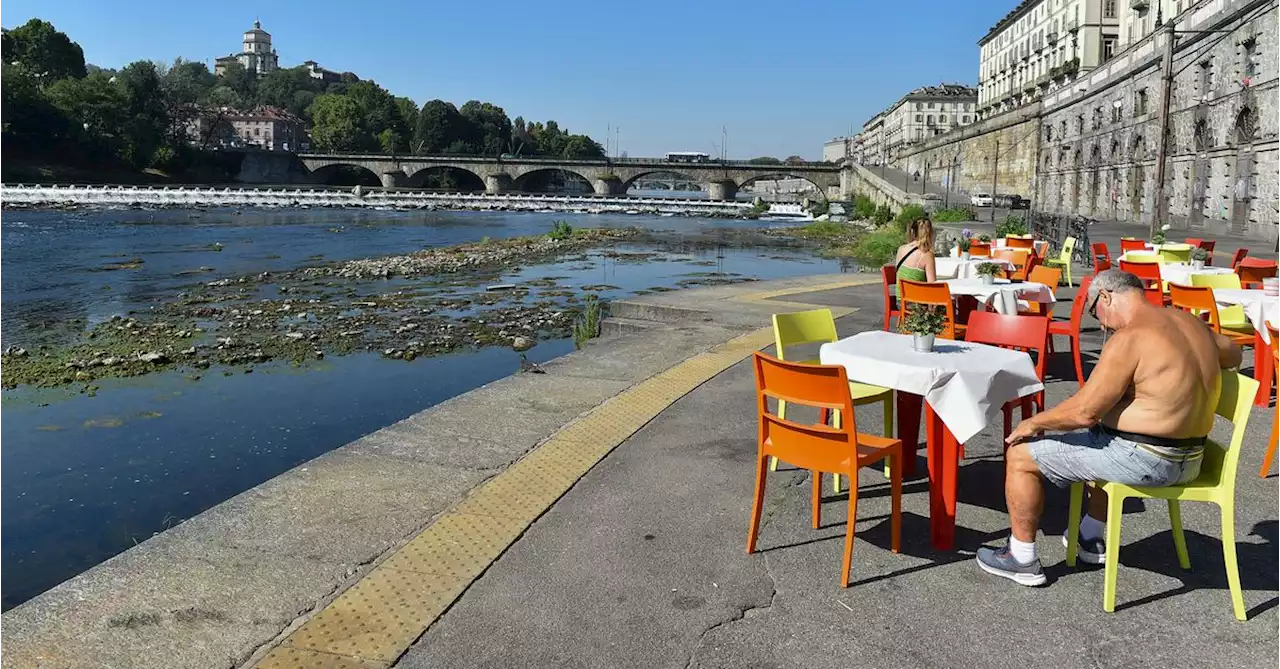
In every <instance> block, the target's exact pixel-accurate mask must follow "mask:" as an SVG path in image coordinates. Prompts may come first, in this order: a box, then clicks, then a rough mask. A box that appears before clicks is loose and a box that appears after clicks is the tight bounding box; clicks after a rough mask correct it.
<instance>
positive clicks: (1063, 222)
mask: <svg viewBox="0 0 1280 669" xmlns="http://www.w3.org/2000/svg"><path fill="white" fill-rule="evenodd" d="M1092 223H1093V219H1091V218H1089V217H1087V216H1082V215H1065V214H1046V213H1037V214H1033V215H1032V216H1031V232H1032V233H1034V234H1035V236H1036V237H1038V238H1040V239H1044V240H1048V241H1049V244H1050V246H1051V247H1052V248H1055V249H1061V248H1062V243H1063V242H1064V241H1066V239H1067V237H1074V238H1075V240H1076V245H1075V250H1073V251H1072V252H1071V259H1072V261H1074V262H1076V263H1079V264H1080V265H1083V266H1085V267H1093V252H1092V251H1091V250H1090V248H1091V246H1090V244H1089V226H1090V225H1091V224H1092Z"/></svg>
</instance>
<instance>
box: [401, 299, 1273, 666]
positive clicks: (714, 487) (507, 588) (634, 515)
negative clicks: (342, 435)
mask: <svg viewBox="0 0 1280 669" xmlns="http://www.w3.org/2000/svg"><path fill="white" fill-rule="evenodd" d="M1072 295H1073V291H1070V290H1066V289H1064V290H1061V291H1060V294H1059V299H1060V300H1063V301H1062V302H1061V303H1060V304H1059V310H1060V311H1065V310H1067V309H1069V308H1070V303H1069V300H1070V298H1071V296H1072ZM794 299H797V300H803V301H805V302H817V303H830V304H839V305H843V306H861V307H863V308H864V310H863V311H861V312H858V313H855V314H853V315H852V316H850V317H848V318H845V319H841V321H840V322H839V328H840V332H841V334H842V335H845V336H847V335H848V334H851V333H852V332H855V331H858V330H862V329H867V328H872V327H877V326H878V319H879V313H880V310H879V288H878V286H869V287H862V288H855V289H849V290H842V291H828V292H826V293H809V294H805V295H802V296H794ZM1091 339H1095V338H1093V337H1092V335H1087V336H1086V345H1085V350H1086V352H1090V351H1093V352H1096V350H1097V342H1096V339H1095V340H1094V341H1090V340H1091ZM1059 343H1061V340H1060V342H1059ZM1085 364H1086V369H1087V368H1088V367H1089V366H1090V364H1091V358H1090V355H1088V354H1087V355H1086V363H1085ZM1049 371H1050V373H1049V378H1050V383H1049V389H1048V394H1049V398H1048V399H1049V401H1050V402H1051V403H1056V402H1060V401H1062V399H1064V398H1065V397H1066V396H1067V395H1068V393H1069V392H1071V391H1072V390H1074V388H1075V387H1076V384H1075V381H1074V375H1073V372H1071V370H1070V362H1069V358H1068V357H1067V356H1065V355H1059V356H1055V357H1054V358H1053V359H1051V361H1050V370H1049ZM1063 374H1065V375H1066V376H1065V378H1066V379H1067V380H1065V381H1064V380H1062V379H1063V378H1064V377H1063V376H1062V375H1063ZM1273 416H1274V410H1270V411H1268V410H1255V411H1254V414H1253V424H1252V426H1251V428H1250V430H1249V436H1248V437H1247V439H1246V442H1245V443H1246V446H1245V448H1246V449H1248V450H1247V451H1246V453H1245V455H1244V456H1243V457H1242V458H1241V470H1240V479H1239V483H1238V491H1237V517H1236V527H1237V539H1238V542H1239V547H1238V551H1239V556H1240V572H1241V578H1242V581H1243V585H1244V589H1245V593H1244V596H1245V605H1246V608H1247V609H1248V610H1249V611H1250V618H1251V619H1250V620H1249V621H1248V622H1244V623H1241V622H1237V621H1236V620H1235V619H1234V618H1233V617H1232V615H1231V605H1230V601H1229V599H1228V594H1227V591H1226V579H1225V574H1224V571H1223V564H1222V553H1221V543H1220V541H1219V539H1218V536H1219V525H1218V516H1217V512H1216V509H1215V508H1213V507H1211V506H1209V505H1204V504H1184V505H1183V517H1184V523H1185V527H1186V533H1187V542H1188V547H1189V549H1190V553H1191V559H1192V565H1193V570H1192V571H1191V572H1183V571H1182V570H1180V569H1179V568H1178V566H1177V562H1176V557H1175V556H1174V552H1173V547H1172V540H1171V538H1170V534H1169V529H1168V527H1169V526H1168V518H1167V515H1166V512H1165V509H1164V507H1163V505H1162V504H1160V503H1158V502H1145V503H1134V504H1132V505H1131V506H1127V507H1126V514H1125V520H1124V546H1123V551H1122V553H1121V556H1120V562H1121V567H1120V577H1119V610H1118V611H1117V612H1116V613H1114V614H1107V613H1105V612H1103V611H1102V606H1101V604H1102V603H1101V598H1102V572H1101V570H1100V568H1097V567H1091V566H1085V567H1082V568H1080V569H1076V570H1073V569H1069V568H1067V567H1066V566H1065V564H1064V562H1063V558H1064V553H1065V549H1064V548H1063V547H1062V543H1061V541H1060V539H1059V537H1060V535H1061V533H1062V531H1063V528H1064V525H1065V519H1066V499H1067V495H1066V491H1065V490H1064V491H1058V490H1053V489H1051V490H1049V491H1048V494H1047V498H1046V510H1045V515H1044V519H1043V528H1042V534H1041V536H1040V538H1039V548H1040V552H1041V559H1042V560H1043V562H1044V564H1045V569H1046V572H1047V573H1048V575H1049V576H1050V584H1049V585H1048V586H1047V587H1044V588H1024V587H1020V586H1018V585H1015V584H1013V583H1010V582H1008V581H1005V580H1003V579H998V578H994V577H991V576H988V575H986V574H984V573H982V572H981V571H980V570H979V569H978V568H977V566H976V565H975V564H973V553H974V551H975V550H976V549H977V548H978V547H979V546H981V545H984V544H994V543H997V542H1002V541H1003V540H1004V537H1005V536H1006V535H1007V531H1008V530H1007V528H1008V524H1007V518H1006V516H1005V513H1004V499H1003V492H1002V487H1001V469H1002V463H1001V448H1000V443H999V426H998V425H995V426H992V427H990V428H989V429H988V430H987V431H986V432H985V433H984V434H983V435H981V436H980V437H978V438H976V439H974V440H973V441H971V442H970V443H969V444H968V445H967V458H966V459H965V460H964V461H963V462H962V463H961V471H960V479H961V481H960V491H959V499H960V507H959V511H958V527H957V537H956V543H957V547H958V550H956V551H954V552H945V553H940V552H936V551H934V550H933V549H932V548H931V546H930V544H929V538H928V522H929V521H928V497H927V481H925V480H924V479H922V478H921V477H920V475H917V476H916V477H914V478H910V479H908V480H907V481H906V482H905V483H904V487H903V495H904V496H903V539H902V552H901V553H899V554H894V553H892V552H890V551H889V550H888V546H889V523H888V512H889V499H888V481H887V479H885V478H884V477H883V475H882V474H881V473H880V472H878V471H873V470H863V472H862V474H861V481H860V484H861V494H860V497H859V506H858V513H859V516H858V522H857V536H856V539H855V542H854V551H853V572H852V585H851V587H850V588H848V589H841V588H840V586H839V580H838V579H839V569H840V553H841V550H842V548H843V542H842V537H843V532H844V522H845V508H846V502H845V500H846V497H845V495H844V494H839V495H836V494H833V493H832V492H831V487H830V483H829V479H828V483H827V484H826V485H825V486H824V506H823V519H822V528H821V529H819V530H813V529H811V528H810V525H809V502H808V496H809V485H808V482H809V481H808V476H809V475H808V473H807V472H797V471H794V470H791V471H788V470H787V469H786V467H785V466H784V467H783V468H781V469H780V470H779V471H777V472H773V473H771V474H770V475H769V479H768V490H767V494H766V506H765V513H764V519H763V522H762V527H761V533H760V539H759V545H758V548H759V550H758V552H757V553H756V554H753V555H748V554H746V552H745V551H744V548H745V541H746V530H747V527H746V525H747V519H748V515H749V512H750V506H751V498H752V495H751V490H752V485H753V476H754V470H753V459H754V455H755V438H756V434H755V430H756V427H755V416H754V384H753V381H752V375H751V369H750V367H749V364H747V363H740V364H738V365H736V366H734V367H733V368H731V369H729V370H727V371H726V372H724V373H722V374H720V375H719V376H718V377H716V378H714V379H712V380H710V381H708V382H707V383H705V384H703V385H702V386H701V387H699V388H697V389H696V390H694V391H693V392H692V393H690V394H689V395H687V396H685V397H684V398H682V399H681V400H679V401H677V402H676V403H675V404H673V405H672V406H671V407H670V408H668V409H667V410H666V411H664V412H663V413H662V414H661V415H659V416H658V417H657V418H656V419H654V420H653V421H652V422H650V423H649V424H648V425H646V426H645V427H644V428H643V429H641V430H640V431H639V432H637V433H636V434H635V435H633V436H632V437H631V438H630V439H629V440H628V441H627V442H625V443H623V444H622V445H621V446H620V447H619V448H618V449H617V450H615V451H614V452H613V453H612V454H611V455H610V456H609V457H608V458H606V459H605V460H604V461H602V462H601V463H600V464H598V465H597V466H596V467H594V468H593V469H592V470H591V471H590V472H588V473H587V475H586V476H585V477H583V479H582V480H581V481H579V483H578V484H577V485H576V486H575V487H574V488H573V489H572V490H570V491H569V492H568V493H567V494H566V495H565V496H564V497H563V498H562V499H561V500H560V501H559V502H557V503H556V504H555V505H554V506H553V507H552V508H551V509H550V510H548V511H547V513H546V514H545V515H543V516H542V517H541V518H540V519H539V520H538V521H537V522H536V523H535V524H534V525H533V526H532V527H531V528H530V529H529V530H528V532H527V533H526V534H525V535H524V537H523V538H522V539H521V540H520V541H518V542H517V543H516V544H514V545H513V546H512V547H511V548H510V549H509V550H508V551H507V552H506V553H505V554H504V555H503V556H502V557H501V558H499V559H498V561H497V562H495V563H494V564H493V565H491V566H490V568H489V569H488V571H486V573H485V574H484V575H483V576H482V577H481V578H480V579H479V580H478V581H476V582H475V583H474V584H473V585H472V586H471V588H470V589H469V590H468V591H467V592H466V593H465V594H464V595H463V596H462V598H461V599H460V600H459V601H458V602H456V603H455V604H454V605H453V607H452V608H451V609H450V610H449V611H448V612H447V613H445V614H444V616H442V617H441V618H440V619H439V620H438V621H437V622H436V623H435V624H434V625H433V626H432V627H431V628H430V629H428V630H427V632H426V633H425V634H424V635H423V636H422V638H420V639H419V640H418V641H417V643H415V644H414V646H413V647H412V648H410V650H409V651H407V652H406V654H405V655H404V656H402V657H401V658H400V661H399V663H398V664H397V666H398V667H403V668H415V669H426V668H428V667H429V668H432V669H435V668H441V667H504V668H505V667H644V668H650V667H671V668H673V669H679V668H681V667H686V668H692V667H699V668H704V669H705V668H713V667H754V668H760V669H763V668H772V667H791V666H805V667H806V668H812V667H840V668H842V669H848V668H850V667H855V668H856V667H875V668H877V669H879V668H890V667H904V668H905V667H967V666H984V667H995V668H1001V667H1017V668H1019V669H1021V668H1022V667H1026V666H1044V667H1082V668H1092V667H1105V668H1107V669H1112V668H1123V667H1134V668H1136V667H1196V668H1201V667H1220V666H1229V667H1237V668H1245V667H1275V666H1277V648H1276V625H1277V609H1276V603H1277V597H1276V589H1277V578H1276V564H1277V521H1276V508H1277V490H1276V483H1275V479H1274V478H1272V479H1270V480H1262V479H1259V478H1257V475H1256V471H1257V468H1258V466H1259V462H1260V461H1261V453H1262V448H1263V446H1264V445H1265V443H1266V442H1265V439H1266V437H1267V434H1268V433H1269V431H1270V427H1271V420H1272V417H1273ZM857 419H858V421H859V422H860V424H861V425H863V426H864V429H865V430H867V431H872V432H875V431H878V429H879V425H880V424H881V422H880V415H879V413H878V406H869V407H860V408H859V409H858V411H857ZM1215 434H1216V435H1217V436H1218V438H1221V437H1222V433H1221V432H1218V433H1215ZM923 469H924V468H923V450H922V451H921V458H920V460H919V462H918V467H917V471H918V472H923Z"/></svg>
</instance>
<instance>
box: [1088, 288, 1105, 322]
mask: <svg viewBox="0 0 1280 669" xmlns="http://www.w3.org/2000/svg"><path fill="white" fill-rule="evenodd" d="M1100 299H1102V291H1101V290H1099V291H1098V294H1097V295H1094V296H1093V304H1091V305H1089V309H1088V311H1089V318H1092V319H1094V320H1095V321H1096V320H1098V300H1100Z"/></svg>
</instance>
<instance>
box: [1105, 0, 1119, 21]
mask: <svg viewBox="0 0 1280 669" xmlns="http://www.w3.org/2000/svg"><path fill="white" fill-rule="evenodd" d="M1115 17H1116V0H1105V1H1104V2H1103V3H1102V18H1104V19H1114V18H1115Z"/></svg>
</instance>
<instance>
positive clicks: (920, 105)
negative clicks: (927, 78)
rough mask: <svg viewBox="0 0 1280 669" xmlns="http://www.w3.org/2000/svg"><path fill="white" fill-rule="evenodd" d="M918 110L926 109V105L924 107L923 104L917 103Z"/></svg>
mask: <svg viewBox="0 0 1280 669" xmlns="http://www.w3.org/2000/svg"><path fill="white" fill-rule="evenodd" d="M916 109H924V105H922V104H920V103H919V102H917V103H916Z"/></svg>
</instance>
